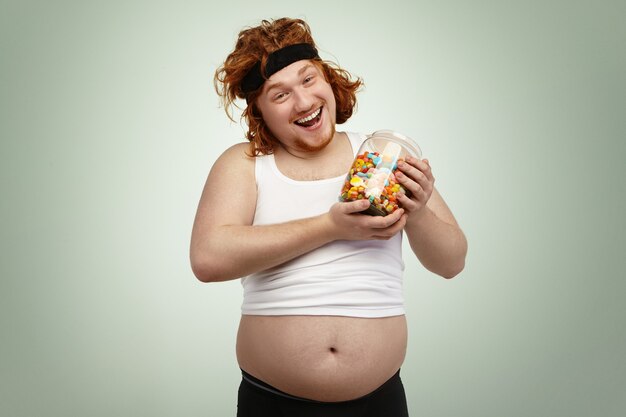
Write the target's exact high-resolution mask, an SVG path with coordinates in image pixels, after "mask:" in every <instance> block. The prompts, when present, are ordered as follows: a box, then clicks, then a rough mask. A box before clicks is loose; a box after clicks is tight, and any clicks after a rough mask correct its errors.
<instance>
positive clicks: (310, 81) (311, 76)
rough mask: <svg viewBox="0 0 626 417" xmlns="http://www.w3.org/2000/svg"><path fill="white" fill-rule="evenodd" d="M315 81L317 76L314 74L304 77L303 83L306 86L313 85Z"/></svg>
mask: <svg viewBox="0 0 626 417" xmlns="http://www.w3.org/2000/svg"><path fill="white" fill-rule="evenodd" d="M314 79H315V75H313V74H310V75H307V76H306V77H304V81H303V83H304V84H309V83H312V82H313V80H314Z"/></svg>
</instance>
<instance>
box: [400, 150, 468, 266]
mask: <svg viewBox="0 0 626 417" xmlns="http://www.w3.org/2000/svg"><path fill="white" fill-rule="evenodd" d="M398 168H400V171H402V172H401V173H398V174H397V177H398V181H400V182H401V183H402V185H403V186H404V187H405V188H407V189H408V190H409V191H411V197H410V198H409V197H407V196H402V197H401V198H400V199H399V200H398V201H399V202H400V204H401V205H402V207H404V208H405V210H406V211H407V212H408V213H409V215H408V219H407V224H406V228H405V230H406V234H407V237H408V239H409V243H410V245H411V249H412V250H413V253H415V255H416V256H417V258H418V259H419V260H420V262H421V263H422V265H424V267H425V268H427V269H428V270H430V271H431V272H434V273H436V274H439V275H441V276H442V277H444V278H452V277H454V276H456V275H457V274H459V273H460V272H461V271H462V270H463V268H464V267H465V256H466V254H467V239H466V238H465V235H464V233H463V231H462V230H461V228H460V227H459V225H458V223H457V221H456V219H455V218H454V215H453V214H452V212H451V211H450V208H449V207H448V205H447V204H446V202H445V201H444V200H443V198H442V197H441V195H440V194H439V192H438V191H437V190H436V189H435V187H434V181H435V180H434V177H433V175H432V172H431V168H430V164H429V162H428V160H426V159H424V160H422V161H418V160H416V159H414V158H408V159H407V161H406V162H405V163H404V164H399V166H398Z"/></svg>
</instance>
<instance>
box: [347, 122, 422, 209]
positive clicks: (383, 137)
mask: <svg viewBox="0 0 626 417" xmlns="http://www.w3.org/2000/svg"><path fill="white" fill-rule="evenodd" d="M409 155H410V156H413V157H414V158H417V159H421V157H422V151H421V149H420V148H419V146H418V145H417V143H415V141H413V139H411V138H409V137H407V136H405V135H403V134H401V133H398V132H394V131H392V130H378V131H376V132H374V133H372V134H371V135H369V136H368V137H367V139H366V140H365V141H364V142H363V144H362V145H361V147H360V148H359V151H358V152H357V155H356V157H355V158H354V161H353V162H352V166H351V167H350V170H349V171H348V174H347V175H346V180H345V182H344V184H343V187H342V188H341V194H340V196H339V200H340V201H355V200H362V199H368V200H369V201H370V206H369V207H368V208H367V209H366V210H365V211H363V213H364V214H370V215H373V216H386V215H388V214H391V213H393V212H394V211H396V210H397V209H398V202H397V195H398V193H404V194H407V190H405V189H404V187H402V185H400V183H398V182H397V181H396V176H395V175H394V173H395V171H396V170H397V169H398V162H399V161H402V160H404V159H405V158H406V157H407V156H409Z"/></svg>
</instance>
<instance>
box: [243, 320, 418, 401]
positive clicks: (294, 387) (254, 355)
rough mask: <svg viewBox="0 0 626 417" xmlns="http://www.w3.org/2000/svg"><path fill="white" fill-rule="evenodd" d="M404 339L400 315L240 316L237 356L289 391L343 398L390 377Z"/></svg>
mask: <svg viewBox="0 0 626 417" xmlns="http://www.w3.org/2000/svg"><path fill="white" fill-rule="evenodd" d="M406 344H407V326H406V320H405V317H404V316H394V317H384V318H373V319H369V318H356V317H337V316H250V315H244V316H242V318H241V322H240V325H239V332H238V335H237V360H238V362H239V366H240V367H241V369H243V370H244V371H246V372H248V373H249V374H251V375H253V376H255V377H257V378H259V379H261V380H262V381H265V382H266V383H268V384H270V385H272V386H273V387H275V388H277V389H279V390H281V391H284V392H287V393H289V394H291V395H295V396H298V397H304V398H309V399H313V400H318V401H346V400H351V399H354V398H358V397H361V396H363V395H366V394H368V393H370V392H372V391H373V390H375V389H376V388H378V387H379V386H380V385H382V384H383V383H384V382H385V381H387V380H388V379H389V378H391V377H392V376H393V374H395V373H396V371H397V370H398V369H399V368H400V366H401V365H402V362H403V361H404V356H405V353H406Z"/></svg>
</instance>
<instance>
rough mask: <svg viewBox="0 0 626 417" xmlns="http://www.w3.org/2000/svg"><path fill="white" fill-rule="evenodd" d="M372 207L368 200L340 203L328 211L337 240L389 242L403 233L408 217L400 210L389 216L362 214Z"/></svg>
mask: <svg viewBox="0 0 626 417" xmlns="http://www.w3.org/2000/svg"><path fill="white" fill-rule="evenodd" d="M369 205H370V202H369V201H368V200H357V201H346V202H338V203H335V204H333V205H332V207H331V208H330V210H329V211H328V219H329V221H330V222H331V226H332V228H333V229H332V230H333V233H335V234H336V235H335V236H336V239H337V240H388V239H391V238H392V237H393V236H395V234H396V233H398V232H399V231H401V230H402V229H403V228H404V226H405V224H406V218H407V215H406V214H405V212H404V210H403V209H401V208H400V209H398V210H396V211H394V212H393V213H391V214H388V215H387V216H371V215H368V214H362V213H361V212H362V211H364V210H366V209H367V208H368V207H369Z"/></svg>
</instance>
